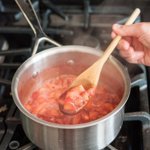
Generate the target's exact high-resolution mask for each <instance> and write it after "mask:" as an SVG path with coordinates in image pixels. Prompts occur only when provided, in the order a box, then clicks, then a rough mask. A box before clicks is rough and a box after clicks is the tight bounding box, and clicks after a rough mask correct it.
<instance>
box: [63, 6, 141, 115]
mask: <svg viewBox="0 0 150 150" xmlns="http://www.w3.org/2000/svg"><path fill="white" fill-rule="evenodd" d="M139 14H140V9H138V8H136V9H135V10H134V12H133V13H132V14H131V16H130V17H129V19H128V20H127V22H126V23H125V25H131V24H132V23H133V22H134V21H135V19H136V18H137V16H138V15H139ZM120 39H121V36H119V35H118V36H116V37H115V38H114V39H113V40H112V42H111V43H110V45H109V46H108V47H107V49H106V50H105V52H104V53H103V55H102V56H101V57H100V58H99V59H98V60H97V61H96V62H95V63H94V64H93V65H92V66H90V67H89V68H88V69H86V70H85V71H84V72H82V73H81V74H80V75H79V76H78V77H77V78H76V79H75V80H74V81H73V82H72V84H71V85H70V87H69V89H72V88H74V87H77V86H79V85H82V86H83V87H84V88H85V89H89V88H94V87H96V86H97V84H98V81H99V78H100V74H101V71H102V68H103V66H104V64H105V63H106V61H107V59H108V58H109V56H110V55H111V53H112V52H113V50H114V49H115V47H116V46H117V44H118V43H119V41H120ZM69 89H68V90H69ZM68 90H67V91H68ZM67 91H66V92H65V93H63V94H62V96H61V98H62V97H63V98H64V97H65V95H66V93H67ZM85 104H86V103H85ZM85 104H84V105H82V106H81V107H80V108H79V109H78V110H77V111H76V112H66V111H64V110H63V109H62V108H63V107H62V105H61V104H60V108H61V111H62V112H63V113H65V114H70V115H73V114H75V113H77V112H78V111H80V110H81V109H82V108H83V107H84V106H85Z"/></svg>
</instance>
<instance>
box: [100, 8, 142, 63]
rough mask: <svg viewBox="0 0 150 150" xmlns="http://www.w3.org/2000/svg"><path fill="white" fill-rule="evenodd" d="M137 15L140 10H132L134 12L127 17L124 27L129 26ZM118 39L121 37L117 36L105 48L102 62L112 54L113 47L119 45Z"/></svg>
mask: <svg viewBox="0 0 150 150" xmlns="http://www.w3.org/2000/svg"><path fill="white" fill-rule="evenodd" d="M139 14H140V9H139V8H136V9H135V10H134V12H133V13H132V14H131V16H130V17H129V19H128V20H127V22H126V23H125V25H131V24H133V23H134V21H135V20H136V18H137V17H138V15H139ZM120 39H121V36H119V35H117V36H116V37H115V38H114V39H113V41H112V42H111V43H110V44H109V46H108V47H107V49H106V50H105V52H104V54H103V58H102V59H103V60H104V61H106V60H107V59H108V57H109V56H110V54H111V53H112V52H113V50H114V49H115V47H116V46H117V44H118V43H119V41H120Z"/></svg>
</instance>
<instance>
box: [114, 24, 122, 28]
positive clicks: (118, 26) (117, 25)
mask: <svg viewBox="0 0 150 150" xmlns="http://www.w3.org/2000/svg"><path fill="white" fill-rule="evenodd" d="M121 26H122V25H120V24H114V25H113V28H114V29H117V28H120V27H121Z"/></svg>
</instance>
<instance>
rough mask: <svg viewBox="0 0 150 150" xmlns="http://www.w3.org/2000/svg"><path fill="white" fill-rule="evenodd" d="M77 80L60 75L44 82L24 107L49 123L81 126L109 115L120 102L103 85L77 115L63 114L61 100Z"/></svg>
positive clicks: (73, 76)
mask: <svg viewBox="0 0 150 150" xmlns="http://www.w3.org/2000/svg"><path fill="white" fill-rule="evenodd" d="M75 78H76V76H75V75H60V76H58V77H56V78H53V79H50V80H47V81H45V82H43V84H42V85H41V86H40V87H39V88H38V89H36V90H35V91H34V92H33V93H32V94H31V96H30V97H29V99H28V100H27V102H26V103H24V107H25V108H26V109H27V110H28V111H29V112H30V113H32V114H33V115H35V116H37V117H39V118H41V119H43V120H45V121H48V122H54V123H59V124H80V123H86V122H90V121H93V120H96V119H98V118H101V117H103V116H105V115H107V114H108V113H110V112H111V111H112V110H113V109H114V108H115V107H116V106H117V105H118V103H119V102H120V99H119V98H118V96H117V95H116V94H115V93H112V92H110V91H109V90H108V88H106V87H105V86H103V85H101V86H98V87H97V88H96V90H95V94H94V96H92V98H91V99H90V100H89V101H88V103H87V104H86V105H85V107H84V108H83V109H81V110H80V111H79V112H78V113H77V114H75V115H66V114H64V113H62V112H61V111H60V109H59V101H60V99H59V98H60V96H61V94H62V93H64V92H65V91H66V90H67V89H68V87H69V85H70V84H71V82H72V81H73V80H74V79H75Z"/></svg>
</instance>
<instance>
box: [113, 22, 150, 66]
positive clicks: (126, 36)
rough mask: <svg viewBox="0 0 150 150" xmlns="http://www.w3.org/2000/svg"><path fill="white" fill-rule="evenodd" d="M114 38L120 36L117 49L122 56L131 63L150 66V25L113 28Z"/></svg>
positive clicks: (116, 26)
mask: <svg viewBox="0 0 150 150" xmlns="http://www.w3.org/2000/svg"><path fill="white" fill-rule="evenodd" d="M112 30H113V31H112V33H111V36H112V38H115V37H116V35H120V36H121V37H122V39H121V40H120V42H119V44H118V46H117V48H118V49H119V52H120V55H121V56H122V57H123V58H125V59H126V60H127V61H128V62H130V63H135V64H144V65H147V66H150V23H145V22H142V23H136V24H132V25H118V24H114V25H113V26H112Z"/></svg>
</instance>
